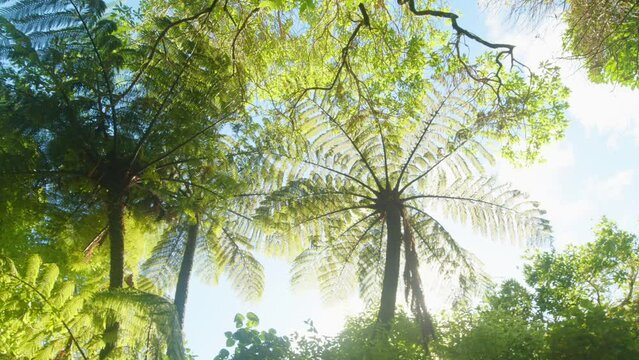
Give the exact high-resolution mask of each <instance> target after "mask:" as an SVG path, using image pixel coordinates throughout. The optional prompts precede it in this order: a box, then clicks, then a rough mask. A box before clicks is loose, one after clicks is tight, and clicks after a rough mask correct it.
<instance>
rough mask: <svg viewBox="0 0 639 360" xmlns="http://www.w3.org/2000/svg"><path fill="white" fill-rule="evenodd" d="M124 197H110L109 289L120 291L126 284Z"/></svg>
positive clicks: (118, 195)
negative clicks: (124, 283)
mask: <svg viewBox="0 0 639 360" xmlns="http://www.w3.org/2000/svg"><path fill="white" fill-rule="evenodd" d="M124 209H125V205H124V197H123V196H122V195H120V194H117V193H116V194H114V195H112V196H110V199H109V204H108V211H109V214H108V216H109V242H110V244H111V259H110V270H109V288H111V289H119V288H121V287H122V284H123V282H124Z"/></svg>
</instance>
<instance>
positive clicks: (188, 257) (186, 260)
mask: <svg viewBox="0 0 639 360" xmlns="http://www.w3.org/2000/svg"><path fill="white" fill-rule="evenodd" d="M199 226H200V224H199V221H198V220H197V218H196V220H195V223H192V224H190V225H189V228H188V231H187V237H186V246H185V247H184V255H183V256H182V264H181V265H180V273H179V275H178V281H177V286H176V287H175V309H176V311H177V315H178V321H179V323H180V327H183V324H184V309H185V307H186V298H187V297H188V292H189V279H190V278H191V270H192V269H193V260H194V258H195V245H196V241H197V236H198V231H199Z"/></svg>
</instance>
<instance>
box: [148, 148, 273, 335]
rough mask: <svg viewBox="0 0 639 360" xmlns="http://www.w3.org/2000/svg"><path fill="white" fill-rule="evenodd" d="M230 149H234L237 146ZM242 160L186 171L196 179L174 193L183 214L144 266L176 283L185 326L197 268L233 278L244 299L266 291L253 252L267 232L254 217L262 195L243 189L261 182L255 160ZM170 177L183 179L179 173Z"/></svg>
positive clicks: (160, 282) (165, 284) (208, 275)
mask: <svg viewBox="0 0 639 360" xmlns="http://www.w3.org/2000/svg"><path fill="white" fill-rule="evenodd" d="M219 143H220V145H221V144H223V142H222V141H220V142H219ZM230 143H231V142H230V141H229V146H230V145H231V144H230ZM227 150H228V151H226V152H227V153H232V150H231V148H227ZM242 162H243V161H239V162H238V161H232V162H229V161H217V162H215V163H210V164H209V167H205V168H200V169H186V168H185V169H184V172H187V173H189V174H190V175H188V177H189V178H190V179H192V180H190V181H188V182H184V183H183V184H182V185H181V186H180V187H179V188H177V189H176V192H175V193H174V194H173V196H174V199H175V201H176V202H177V203H178V205H177V206H176V210H177V211H180V215H178V216H177V217H176V218H175V219H174V220H173V221H172V222H170V225H169V229H168V230H167V231H166V232H165V233H164V237H163V239H162V240H161V241H160V242H159V243H158V244H157V245H156V247H155V249H154V251H153V255H152V256H151V257H150V258H149V259H148V260H147V261H146V262H145V264H144V265H143V270H144V273H145V275H146V276H147V277H149V278H150V279H151V280H152V281H154V282H155V284H156V285H157V286H158V287H159V288H161V289H165V290H168V289H172V288H173V287H175V296H174V302H175V307H176V309H177V314H178V320H179V323H180V325H182V324H183V321H184V313H185V305H186V299H187V296H188V285H189V281H190V278H191V273H192V270H193V268H194V267H195V270H196V272H197V273H198V274H199V275H200V276H201V277H202V278H203V279H204V280H205V281H206V282H213V283H215V282H217V279H218V278H219V277H220V276H221V275H225V276H227V277H228V278H229V279H230V280H231V282H232V283H233V285H234V286H235V288H236V290H237V291H238V293H239V294H240V295H241V296H242V297H244V298H247V299H252V298H258V297H260V296H261V294H262V291H263V285H264V273H263V268H262V265H261V264H260V263H259V261H258V260H257V259H255V257H254V256H253V254H252V250H254V247H255V246H254V244H255V243H256V241H257V240H259V238H262V237H263V236H264V235H263V232H262V231H261V230H260V229H259V228H258V227H256V226H255V225H256V224H255V223H254V222H253V221H252V219H251V217H252V214H253V212H254V208H255V204H256V203H258V202H257V201H256V198H259V197H261V195H260V193H242V192H241V191H246V190H247V188H248V189H250V188H252V187H254V184H250V182H251V181H253V180H255V179H254V178H253V176H251V174H250V173H249V171H251V166H250V165H251V163H250V162H248V163H245V164H241V163H242ZM238 165H239V166H238ZM251 172H252V171H251ZM204 173H206V174H204ZM168 176H170V177H174V178H176V179H180V178H182V176H178V174H175V173H172V174H170V175H168ZM201 178H205V179H207V184H206V185H202V184H198V183H196V182H193V181H197V179H201Z"/></svg>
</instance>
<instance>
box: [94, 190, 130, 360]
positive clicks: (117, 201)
mask: <svg viewBox="0 0 639 360" xmlns="http://www.w3.org/2000/svg"><path fill="white" fill-rule="evenodd" d="M124 199H125V197H124V192H121V191H110V193H109V198H108V204H107V209H108V225H109V243H110V248H111V253H110V255H111V256H110V261H109V289H120V288H122V284H123V283H124V210H125V201H124ZM119 330H120V324H119V323H118V322H117V321H116V320H115V319H114V318H112V317H111V316H109V317H107V325H106V328H105V329H104V335H103V338H104V347H103V348H102V350H100V355H99V356H100V359H106V358H108V357H109V355H110V354H111V353H112V352H113V350H114V349H115V346H116V343H117V340H118V333H119Z"/></svg>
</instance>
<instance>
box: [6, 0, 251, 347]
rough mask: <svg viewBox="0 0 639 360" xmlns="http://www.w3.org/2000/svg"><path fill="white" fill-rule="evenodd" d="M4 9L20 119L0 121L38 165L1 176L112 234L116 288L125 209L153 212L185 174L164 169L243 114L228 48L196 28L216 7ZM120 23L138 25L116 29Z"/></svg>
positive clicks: (10, 83) (204, 149) (193, 154)
mask: <svg viewBox="0 0 639 360" xmlns="http://www.w3.org/2000/svg"><path fill="white" fill-rule="evenodd" d="M213 4H215V3H213ZM1 8H2V13H1V14H2V15H1V16H2V18H0V36H1V37H2V41H1V43H0V46H1V47H2V50H3V51H2V54H1V55H2V62H1V63H0V64H1V65H2V67H1V68H0V71H1V74H0V75H1V76H0V79H2V85H3V86H4V88H5V89H6V93H7V94H8V95H7V102H8V103H9V104H10V106H9V107H11V108H12V109H13V110H14V111H15V113H16V114H18V115H19V116H16V117H12V118H10V119H7V120H6V122H5V121H3V123H2V124H1V125H0V126H1V127H2V130H6V131H15V132H18V133H19V134H20V135H21V136H22V137H24V138H25V139H28V141H29V142H30V143H31V144H34V145H33V147H34V148H37V149H38V155H37V157H38V159H37V161H36V163H37V166H35V167H31V166H29V167H25V164H13V166H12V167H11V168H5V169H2V175H3V176H17V177H18V178H19V179H20V180H24V179H25V176H30V179H33V178H35V179H36V180H37V183H36V184H37V185H38V186H41V188H42V191H43V192H44V193H46V195H47V197H48V198H49V201H50V202H51V203H53V204H55V205H56V207H57V208H58V209H60V210H61V211H63V212H65V213H67V214H69V215H68V216H69V217H70V218H73V219H74V220H76V221H75V222H77V223H82V221H81V220H82V219H83V216H86V215H87V214H96V213H98V214H100V215H101V216H100V218H101V220H100V221H99V222H100V223H98V224H94V225H98V226H96V230H95V232H96V233H99V234H104V232H103V231H101V230H100V229H102V228H104V229H107V232H108V238H109V244H110V269H109V287H110V288H112V289H117V288H121V287H123V283H124V271H125V261H124V260H125V225H124V218H125V214H126V212H127V211H129V212H131V213H133V214H137V213H143V214H145V215H149V214H153V215H157V216H161V215H162V213H163V207H164V202H166V201H167V199H162V198H161V196H159V195H160V194H162V193H163V191H162V189H164V188H172V187H173V186H174V184H175V183H179V182H183V181H185V180H184V179H174V178H172V179H167V178H163V177H162V175H164V174H166V172H167V169H171V168H177V167H179V166H180V165H182V164H188V165H190V166H193V167H197V166H198V165H202V164H203V163H205V159H208V157H209V156H212V154H217V153H215V152H209V150H210V149H211V148H214V147H215V144H214V142H213V141H211V139H209V138H208V137H207V136H204V135H206V134H207V133H209V132H211V131H212V130H213V129H215V128H216V127H219V126H221V125H222V124H224V123H226V122H228V121H230V120H233V119H237V118H238V117H239V115H238V109H239V102H238V101H237V99H236V97H235V96H234V93H235V91H236V90H237V85H236V83H235V82H228V81H227V80H228V79H229V78H230V76H231V69H230V68H229V62H230V59H229V55H227V54H225V53H224V52H223V51H220V50H219V49H218V48H217V46H216V45H215V43H214V39H213V38H212V37H211V36H208V34H203V33H202V31H201V29H202V26H203V25H202V24H203V23H206V22H207V21H208V20H210V17H211V16H213V15H211V14H212V13H213V12H214V10H219V11H221V9H218V8H214V6H213V5H211V6H210V7H208V8H206V9H204V10H203V11H200V12H198V13H197V14H195V15H193V16H190V17H188V18H185V19H170V18H164V19H162V21H157V22H155V21H152V20H153V19H149V21H148V22H141V21H140V20H139V19H129V18H126V16H125V15H121V14H117V13H116V14H105V13H104V10H105V8H106V7H105V5H104V3H103V2H102V1H99V0H66V1H58V0H20V1H16V2H10V3H7V2H4V3H2V5H1ZM118 16H123V17H124V18H123V19H119V18H118ZM127 21H131V22H133V23H134V24H135V25H137V26H135V27H131V26H122V27H121V28H118V25H120V24H126V23H127ZM132 28H135V30H133V29H132ZM171 30H179V31H171ZM160 42H162V46H161V48H160V46H159V43H160ZM177 173H178V174H179V171H177ZM78 220H79V221H78ZM97 238H98V239H99V238H103V236H101V235H99V236H98V237H97ZM98 242H99V241H98ZM113 327H114V328H115V329H117V324H116V323H113ZM116 332H117V331H116ZM112 338H113V337H111V339H112ZM115 344H116V342H114V341H109V342H108V344H107V346H106V347H105V349H104V350H105V351H104V352H103V354H102V355H101V357H103V358H104V357H107V356H109V354H110V353H111V352H112V351H113V349H114V347H115Z"/></svg>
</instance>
